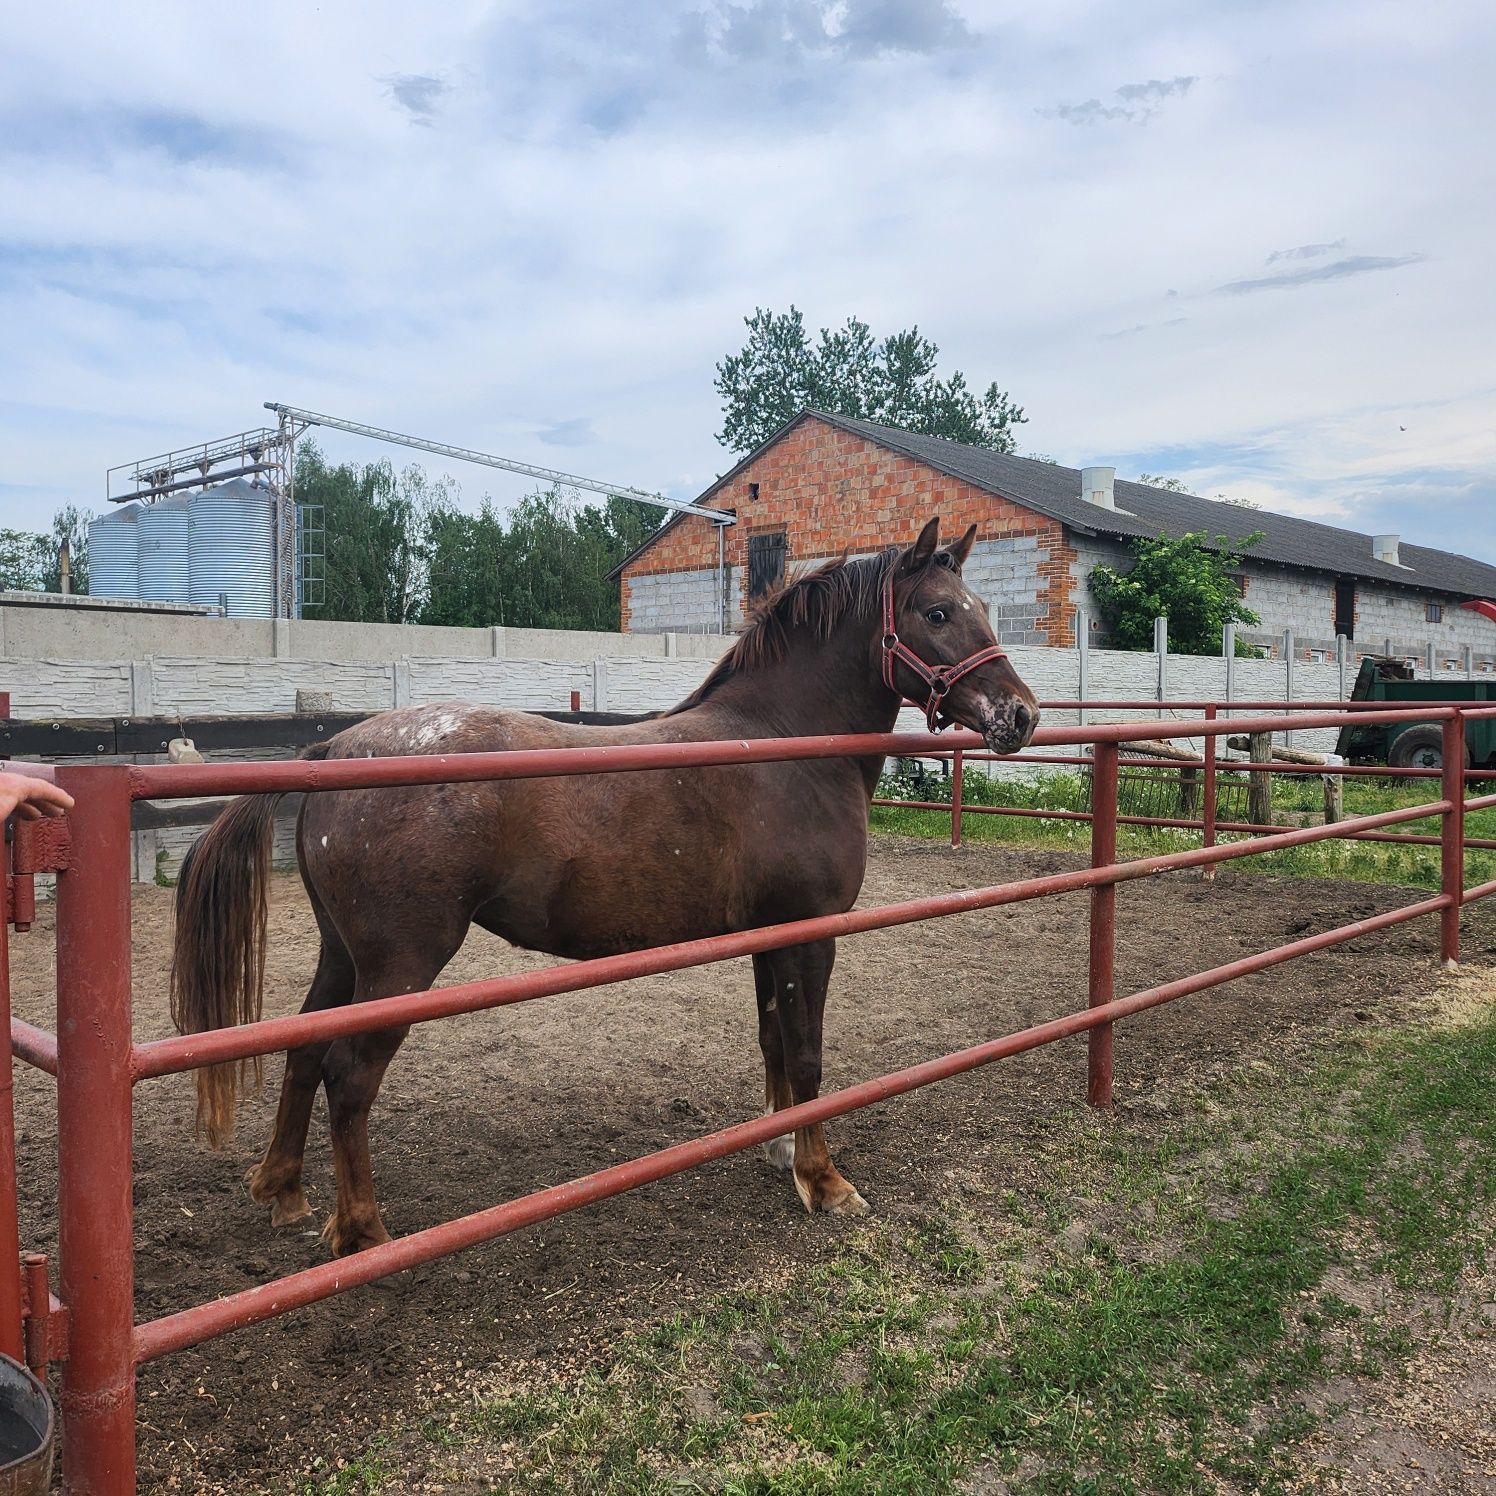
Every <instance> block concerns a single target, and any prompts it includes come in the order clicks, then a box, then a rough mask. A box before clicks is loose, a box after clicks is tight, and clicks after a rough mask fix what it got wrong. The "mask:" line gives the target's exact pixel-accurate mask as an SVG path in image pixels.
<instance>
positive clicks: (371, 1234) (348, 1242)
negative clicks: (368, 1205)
mask: <svg viewBox="0 0 1496 1496" xmlns="http://www.w3.org/2000/svg"><path fill="white" fill-rule="evenodd" d="M322 1240H323V1241H324V1242H326V1243H327V1248H328V1250H329V1251H330V1252H331V1253H332V1255H333V1256H334V1257H352V1256H353V1254H354V1253H355V1252H362V1251H364V1250H366V1249H367V1248H369V1247H377V1246H381V1245H382V1244H383V1243H385V1242H387V1241H393V1240H394V1238H393V1237H392V1236H391V1235H390V1234H389V1232H388V1231H386V1230H385V1229H384V1223H383V1222H382V1221H380V1220H378V1219H376V1220H375V1221H374V1223H373V1224H372V1225H364V1226H344V1225H343V1224H342V1223H341V1222H340V1221H339V1220H338V1213H337V1211H334V1212H333V1213H332V1214H331V1215H330V1216H328V1218H327V1224H326V1225H325V1226H324V1227H323V1228H322Z"/></svg>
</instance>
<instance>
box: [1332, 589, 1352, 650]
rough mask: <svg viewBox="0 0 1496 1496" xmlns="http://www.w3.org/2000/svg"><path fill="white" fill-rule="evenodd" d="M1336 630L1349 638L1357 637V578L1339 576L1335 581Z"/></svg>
mask: <svg viewBox="0 0 1496 1496" xmlns="http://www.w3.org/2000/svg"><path fill="white" fill-rule="evenodd" d="M1335 632H1336V633H1337V634H1344V635H1345V637H1346V638H1347V639H1354V638H1355V637H1356V579H1355V578H1354V577H1338V578H1336V581H1335Z"/></svg>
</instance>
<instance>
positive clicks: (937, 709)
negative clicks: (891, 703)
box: [879, 567, 1008, 732]
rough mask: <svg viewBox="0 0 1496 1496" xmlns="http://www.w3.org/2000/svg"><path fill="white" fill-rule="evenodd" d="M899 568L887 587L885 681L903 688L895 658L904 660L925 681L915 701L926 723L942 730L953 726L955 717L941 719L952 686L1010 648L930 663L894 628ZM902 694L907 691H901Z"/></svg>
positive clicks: (892, 688) (882, 643)
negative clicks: (896, 675) (897, 678)
mask: <svg viewBox="0 0 1496 1496" xmlns="http://www.w3.org/2000/svg"><path fill="white" fill-rule="evenodd" d="M896 570H897V567H895V568H894V569H893V570H890V572H889V573H888V580H887V582H886V583H884V586H883V638H882V639H881V640H880V641H879V648H880V650H881V651H882V656H883V684H884V685H886V686H887V687H888V688H889V690H890V691H898V690H899V688H898V687H897V686H896V685H894V683H893V666H894V661H895V660H902V661H903V662H904V663H905V664H906V665H907V666H908V667H909V668H910V669H911V670H912V671H913V672H914V673H915V674H916V675H917V676H918V677H919V678H920V680H922V681H923V682H924V684H925V699H924V700H923V701H916V702H915V703H914V704H915V706H917V707H921V708H922V709H923V711H924V714H925V722H926V723H927V725H928V726H929V729H930V731H931V732H940V731H941V730H942V729H943V728H946V727H948V726H950V722H951V719H950V718H949V717H947V718H945V720H944V721H941V720H940V715H941V707H942V705H943V704H944V702H945V698H946V695H947V693H948V692H949V691H950V689H951V687H952V686H954V685H955V684H956V682H957V681H958V680H960V679H961V677H962V676H963V675H970V674H971V672H972V671H973V670H975V669H976V668H977V666H978V665H985V664H986V663H987V661H988V660H1005V659H1007V657H1008V652H1007V650H1005V649H1003V648H1001V647H1000V646H999V645H996V644H989V645H988V646H987V647H986V649H979V650H978V651H977V652H976V653H975V654H970V655H967V657H966V658H965V659H964V660H959V661H957V663H956V664H954V665H927V664H925V662H924V661H923V660H922V659H920V657H919V656H918V655H917V654H915V652H914V651H913V650H912V649H910V648H909V646H908V645H907V644H905V643H904V641H903V640H902V639H900V638H899V636H898V631H897V630H896V629H895V628H894V619H893V579H894V572H895V571H896ZM900 694H901V695H902V694H903V693H902V692H900Z"/></svg>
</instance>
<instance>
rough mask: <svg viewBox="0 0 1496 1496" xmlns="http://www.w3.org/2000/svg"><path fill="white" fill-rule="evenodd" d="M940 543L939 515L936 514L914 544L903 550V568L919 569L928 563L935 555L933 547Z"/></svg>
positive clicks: (907, 569)
mask: <svg viewBox="0 0 1496 1496" xmlns="http://www.w3.org/2000/svg"><path fill="white" fill-rule="evenodd" d="M939 544H940V516H939V515H938V514H937V515H936V516H935V518H934V519H932V520H931V521H930V522H929V523H928V524H926V526H925V527H924V529H923V530H921V531H920V532H919V535H918V536H917V537H916V538H915V541H914V544H913V545H911V546H910V547H909V549H908V550H907V551H905V552H904V565H903V570H905V571H906V572H907V571H921V570H923V568H925V567H926V566H928V565H929V564H930V561H931V559H932V558H933V557H934V555H935V547H936V546H938V545H939Z"/></svg>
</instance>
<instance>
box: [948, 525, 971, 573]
mask: <svg viewBox="0 0 1496 1496" xmlns="http://www.w3.org/2000/svg"><path fill="white" fill-rule="evenodd" d="M976 538H977V527H976V526H975V525H968V526H967V527H966V533H965V534H964V535H963V536H962V537H961V538H960V540H958V541H956V543H955V544H954V545H952V546H949V547H947V549H946V555H948V556H949V557H950V558H951V560H952V561H954V562H955V564H956V570H957V571H960V570H961V568H962V567H963V566H965V565H966V558H967V557H968V556H969V555H971V548H972V546H973V544H975V542H976Z"/></svg>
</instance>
